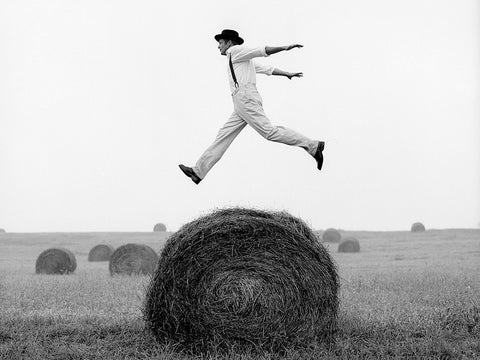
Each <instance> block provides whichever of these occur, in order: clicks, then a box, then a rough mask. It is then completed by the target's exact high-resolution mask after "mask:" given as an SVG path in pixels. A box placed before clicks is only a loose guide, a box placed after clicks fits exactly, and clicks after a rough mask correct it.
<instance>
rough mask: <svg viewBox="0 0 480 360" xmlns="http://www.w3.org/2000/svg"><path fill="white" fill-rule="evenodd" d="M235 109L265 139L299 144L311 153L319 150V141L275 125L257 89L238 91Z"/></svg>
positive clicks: (294, 144)
mask: <svg viewBox="0 0 480 360" xmlns="http://www.w3.org/2000/svg"><path fill="white" fill-rule="evenodd" d="M234 106H235V111H236V112H237V113H238V114H239V115H240V116H241V117H242V119H243V120H245V121H246V122H247V123H248V125H250V126H251V127H252V128H254V129H255V131H257V132H258V133H259V134H260V135H262V136H263V137H264V138H265V139H267V140H270V141H275V142H279V143H282V144H286V145H292V146H299V147H301V148H303V149H305V150H306V151H307V152H308V153H309V154H310V155H312V156H313V155H314V154H315V151H316V150H317V145H318V141H315V140H312V139H309V138H308V137H306V136H304V135H302V134H300V133H298V132H296V131H295V130H292V129H289V128H286V127H283V126H273V125H272V124H271V123H270V120H269V119H268V117H267V116H266V114H265V111H264V110H263V106H262V98H261V97H260V94H258V92H257V91H255V90H250V91H248V92H245V93H243V94H242V93H238V94H236V96H235V97H234Z"/></svg>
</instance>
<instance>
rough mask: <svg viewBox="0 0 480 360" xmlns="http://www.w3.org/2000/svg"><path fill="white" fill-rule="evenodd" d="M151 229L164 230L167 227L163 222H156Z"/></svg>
mask: <svg viewBox="0 0 480 360" xmlns="http://www.w3.org/2000/svg"><path fill="white" fill-rule="evenodd" d="M153 231H160V232H165V231H167V227H166V225H165V224H162V223H158V224H155V226H154V227H153Z"/></svg>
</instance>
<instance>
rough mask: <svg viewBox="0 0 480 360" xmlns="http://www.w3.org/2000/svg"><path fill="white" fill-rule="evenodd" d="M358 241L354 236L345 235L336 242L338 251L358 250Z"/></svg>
mask: <svg viewBox="0 0 480 360" xmlns="http://www.w3.org/2000/svg"><path fill="white" fill-rule="evenodd" d="M359 251H360V242H359V241H358V240H357V239H356V238H354V237H346V238H345V239H342V241H340V244H338V252H359Z"/></svg>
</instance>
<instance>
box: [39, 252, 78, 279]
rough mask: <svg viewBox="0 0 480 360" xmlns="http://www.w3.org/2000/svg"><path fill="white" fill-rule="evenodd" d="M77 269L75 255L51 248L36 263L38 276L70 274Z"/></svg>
mask: <svg viewBox="0 0 480 360" xmlns="http://www.w3.org/2000/svg"><path fill="white" fill-rule="evenodd" d="M76 268H77V260H76V259H75V255H73V253H72V252H71V251H70V250H67V249H64V248H50V249H47V250H45V251H43V252H42V253H41V254H40V255H39V256H38V258H37V262H36V263H35V272H36V273H37V274H70V273H72V272H74V271H75V269H76Z"/></svg>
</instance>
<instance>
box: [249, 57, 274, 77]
mask: <svg viewBox="0 0 480 360" xmlns="http://www.w3.org/2000/svg"><path fill="white" fill-rule="evenodd" d="M253 65H254V66H255V72H256V73H257V74H265V75H269V76H270V75H272V74H273V69H274V67H273V66H268V65H262V64H258V63H257V62H255V61H253Z"/></svg>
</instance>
